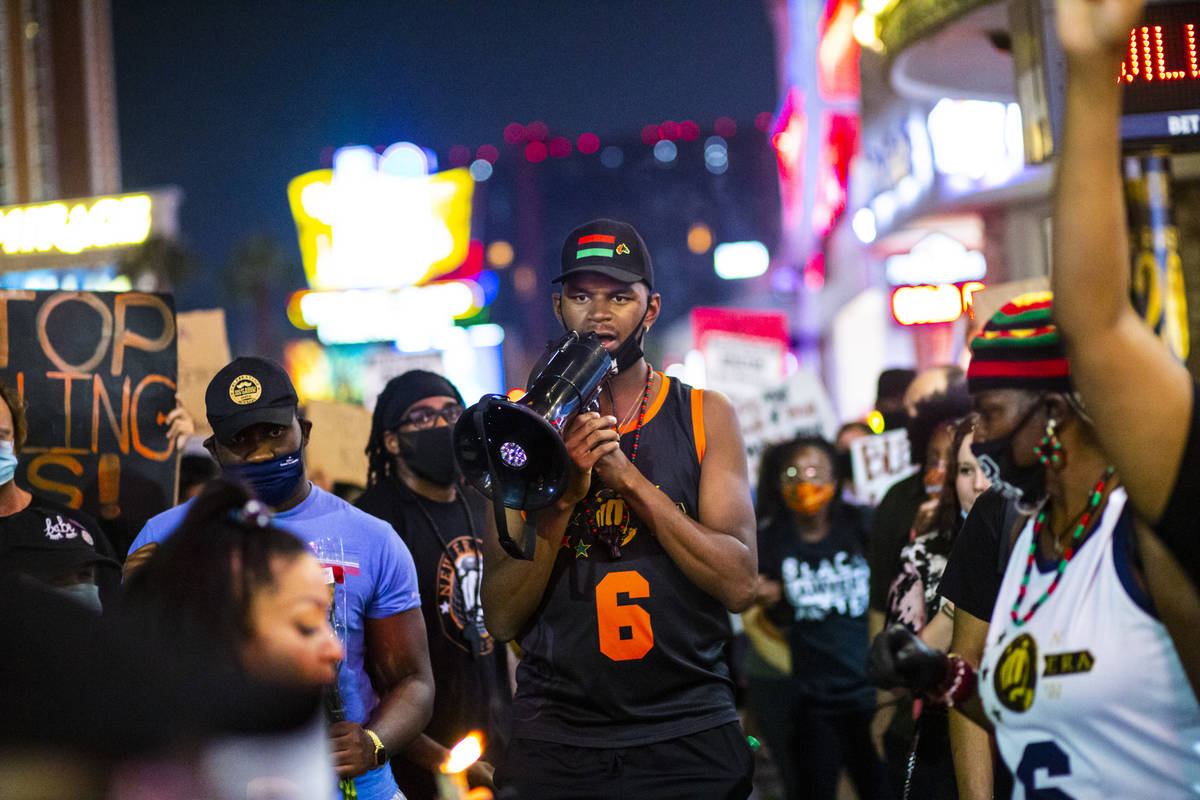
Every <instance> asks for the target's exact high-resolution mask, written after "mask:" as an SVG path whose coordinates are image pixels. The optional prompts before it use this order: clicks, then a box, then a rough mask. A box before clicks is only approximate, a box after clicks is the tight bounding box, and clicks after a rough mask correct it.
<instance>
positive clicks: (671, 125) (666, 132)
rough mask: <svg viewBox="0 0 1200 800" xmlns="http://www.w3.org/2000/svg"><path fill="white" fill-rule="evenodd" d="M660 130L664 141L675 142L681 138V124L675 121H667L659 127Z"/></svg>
mask: <svg viewBox="0 0 1200 800" xmlns="http://www.w3.org/2000/svg"><path fill="white" fill-rule="evenodd" d="M658 130H659V132H660V133H662V137H663V138H664V139H670V140H671V141H675V140H676V139H678V138H679V123H678V122H675V121H674V120H667V121H666V122H664V123H663V124H661V125H659V126H658Z"/></svg>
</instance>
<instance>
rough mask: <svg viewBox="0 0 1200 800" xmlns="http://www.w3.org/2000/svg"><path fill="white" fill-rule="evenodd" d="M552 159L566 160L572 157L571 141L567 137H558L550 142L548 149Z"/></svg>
mask: <svg viewBox="0 0 1200 800" xmlns="http://www.w3.org/2000/svg"><path fill="white" fill-rule="evenodd" d="M547 149H548V150H549V151H550V156H551V158H566V157H567V156H569V155H571V140H570V139H568V138H567V137H565V136H556V137H555V138H553V139H551V140H550V145H549V147H548V148H547Z"/></svg>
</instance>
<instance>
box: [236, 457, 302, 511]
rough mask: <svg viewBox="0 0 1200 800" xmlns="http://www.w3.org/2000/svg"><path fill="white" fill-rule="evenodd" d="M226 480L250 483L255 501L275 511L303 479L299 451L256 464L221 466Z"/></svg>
mask: <svg viewBox="0 0 1200 800" xmlns="http://www.w3.org/2000/svg"><path fill="white" fill-rule="evenodd" d="M221 468H222V469H223V470H224V471H225V474H226V475H228V476H229V477H231V478H233V479H235V480H239V481H242V482H243V483H248V484H250V487H251V488H252V489H254V493H255V494H256V495H258V499H259V500H262V501H263V502H264V503H266V504H267V505H269V506H271V507H272V508H275V507H277V506H279V505H281V504H282V503H283V502H284V501H286V500H287V499H288V498H289V497H291V496H292V494H293V493H295V491H296V487H297V486H299V485H300V481H302V480H303V479H304V461H303V459H301V458H300V451H299V450H297V451H295V452H294V453H287V454H286V455H282V456H279V457H278V458H273V459H271V460H270V461H260V462H258V463H257V464H222V465H221Z"/></svg>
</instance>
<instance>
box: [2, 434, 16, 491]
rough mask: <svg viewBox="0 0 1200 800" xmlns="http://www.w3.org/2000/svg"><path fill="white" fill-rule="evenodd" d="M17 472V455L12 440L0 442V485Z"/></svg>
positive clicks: (9, 479)
mask: <svg viewBox="0 0 1200 800" xmlns="http://www.w3.org/2000/svg"><path fill="white" fill-rule="evenodd" d="M16 474H17V455H16V453H15V452H14V449H13V443H12V442H0V486H3V485H4V484H6V483H8V482H9V481H11V480H12V479H13V476H14V475H16Z"/></svg>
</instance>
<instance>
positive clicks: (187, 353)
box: [175, 308, 231, 438]
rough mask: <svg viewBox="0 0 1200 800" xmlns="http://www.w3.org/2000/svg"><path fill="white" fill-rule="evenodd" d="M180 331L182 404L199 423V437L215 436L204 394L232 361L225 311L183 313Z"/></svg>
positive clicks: (209, 310) (177, 320)
mask: <svg viewBox="0 0 1200 800" xmlns="http://www.w3.org/2000/svg"><path fill="white" fill-rule="evenodd" d="M175 323H176V326H177V327H178V329H179V390H178V392H177V394H178V395H179V402H180V404H182V405H183V407H184V408H185V409H187V412H188V414H190V415H191V417H192V419H193V420H194V421H195V423H196V433H195V435H196V436H200V437H203V438H207V437H209V436H211V435H212V428H210V427H209V425H208V416H207V414H208V412H207V409H206V408H205V407H204V390H205V389H207V388H208V382H209V381H210V380H212V377H213V375H216V374H217V372H219V371H220V369H221V367H223V366H225V365H226V364H228V363H229V362H230V360H231V358H230V355H229V338H228V336H227V335H226V333H225V311H224V309H220V308H217V309H207V310H204V311H183V312H180V313H179V314H177V315H176V317H175Z"/></svg>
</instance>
